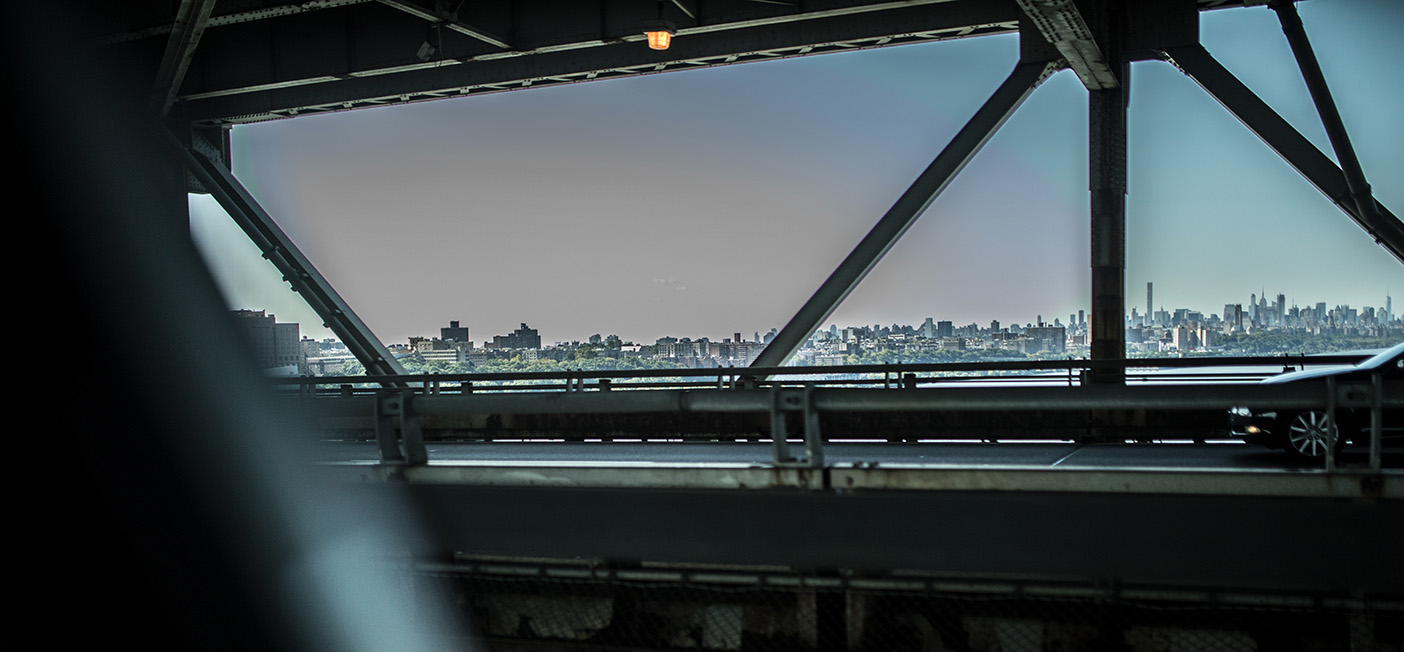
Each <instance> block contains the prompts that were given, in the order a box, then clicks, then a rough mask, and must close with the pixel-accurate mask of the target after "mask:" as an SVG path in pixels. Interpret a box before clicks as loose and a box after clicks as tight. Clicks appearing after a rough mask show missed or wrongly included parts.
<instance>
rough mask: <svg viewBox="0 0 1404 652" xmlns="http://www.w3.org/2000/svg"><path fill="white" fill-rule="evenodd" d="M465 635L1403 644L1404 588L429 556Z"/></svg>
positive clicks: (756, 645) (982, 644)
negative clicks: (1232, 590) (1364, 595)
mask: <svg viewBox="0 0 1404 652" xmlns="http://www.w3.org/2000/svg"><path fill="white" fill-rule="evenodd" d="M416 577H417V578H418V579H417V581H420V582H422V583H423V584H422V586H424V587H426V588H427V587H432V588H433V589H434V590H435V591H441V592H444V593H446V594H447V595H450V596H452V598H451V601H452V602H453V603H454V604H453V605H451V607H452V608H451V609H449V610H448V612H449V613H452V614H454V615H453V616H451V617H454V618H460V619H462V624H464V625H466V626H467V628H468V630H469V631H474V632H476V633H477V635H478V639H477V640H476V641H471V642H468V641H465V642H463V647H462V649H470V648H476V649H485V650H495V651H520V650H556V651H566V650H579V651H582V652H584V651H587V650H589V651H596V650H739V651H758V650H775V651H810V650H851V651H857V652H868V651H873V652H877V651H894V650H895V651H912V652H927V651H932V652H934V651H946V650H956V651H968V652H1025V651H1027V652H1046V651H1068V652H1072V651H1082V650H1086V651H1103V650H1111V651H1127V652H1182V651H1183V652H1190V651H1196V652H1197V651H1204V652H1218V651H1222V652H1237V651H1245V652H1246V651H1254V650H1289V651H1296V650H1300V651H1303V652H1305V651H1312V652H1316V651H1329V650H1341V651H1351V652H1360V651H1372V652H1373V651H1378V652H1390V651H1404V602H1398V601H1379V600H1376V601H1366V600H1359V599H1341V598H1329V597H1320V596H1317V597H1308V596H1282V595H1248V594H1229V593H1206V592H1197V591H1165V590H1157V591H1150V590H1130V589H1116V590H1112V589H1099V588H1095V587H1078V586H1060V585H1055V584H1048V583H1044V584H1038V585H1034V584H1024V585H1020V584H1009V583H1003V584H1001V583H987V584H977V583H952V582H943V581H933V580H901V579H862V578H853V577H844V576H842V575H834V576H820V575H800V574H790V573H769V574H748V573H736V572H705V571H682V572H678V571H651V570H637V569H636V570H599V569H565V570H561V569H553V570H548V569H545V568H529V567H505V566H504V567H498V568H492V567H488V566H478V565H469V566H466V567H463V568H459V569H441V570H437V571H430V572H421V573H419V574H418V575H417V576H416Z"/></svg>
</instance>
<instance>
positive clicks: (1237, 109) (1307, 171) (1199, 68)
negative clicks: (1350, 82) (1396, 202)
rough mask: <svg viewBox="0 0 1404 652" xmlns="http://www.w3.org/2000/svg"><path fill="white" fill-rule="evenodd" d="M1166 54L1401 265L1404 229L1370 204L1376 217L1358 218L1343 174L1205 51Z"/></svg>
mask: <svg viewBox="0 0 1404 652" xmlns="http://www.w3.org/2000/svg"><path fill="white" fill-rule="evenodd" d="M1164 54H1165V58H1166V60H1167V61H1169V62H1170V63H1172V64H1174V65H1175V66H1176V67H1178V68H1179V69H1180V70H1181V71H1183V72H1184V73H1185V74H1186V75H1189V77H1190V78H1191V79H1193V80H1194V81H1195V82H1197V83H1198V84H1199V85H1200V87H1202V88H1203V89H1204V90H1205V91H1207V92H1208V93H1209V94H1210V95H1211V96H1213V98H1214V99H1215V100H1218V102H1219V104H1222V105H1223V106H1224V108H1226V109H1228V110H1229V112H1230V113H1232V114H1233V115H1234V117H1236V118H1238V120H1239V121H1240V122H1242V123H1243V124H1244V126H1246V127H1248V129H1249V130H1251V131H1252V132H1253V133H1254V134H1257V136H1258V138H1261V139H1262V141H1263V142H1264V143H1267V146H1268V147H1271V148H1272V149H1273V151H1275V152H1277V155H1278V156H1281V157H1282V159H1283V160H1285V161H1287V163H1288V164H1289V165H1291V166H1292V167H1293V168H1295V169H1296V170H1297V172H1299V173H1301V175H1302V176H1303V177H1306V179H1307V181H1310V182H1311V184H1312V185H1314V186H1316V188H1317V190H1320V191H1321V193H1322V194H1324V195H1326V197H1327V198H1329V199H1330V200H1331V201H1332V202H1335V204H1336V205H1337V206H1339V207H1340V209H1341V210H1342V211H1344V212H1345V214H1346V215H1349V216H1350V217H1351V219H1353V220H1355V223H1356V224H1357V225H1359V226H1360V228H1362V229H1364V230H1365V232H1366V233H1368V234H1370V237H1372V238H1374V240H1375V241H1376V242H1378V243H1379V244H1380V245H1381V246H1383V247H1384V248H1385V249H1386V250H1387V251H1389V253H1390V254H1391V255H1393V256H1394V257H1395V258H1396V259H1398V260H1399V261H1400V262H1404V223H1401V222H1400V221H1399V218H1397V217H1395V216H1394V215H1393V214H1392V213H1390V212H1389V209H1388V208H1386V207H1385V206H1383V205H1381V204H1379V203H1378V202H1375V203H1374V206H1375V208H1376V210H1377V213H1376V214H1374V215H1369V214H1364V213H1361V212H1360V207H1359V206H1358V205H1356V203H1355V201H1354V199H1353V198H1352V197H1351V192H1350V186H1349V184H1348V183H1347V182H1346V179H1345V173H1344V172H1342V171H1341V169H1340V168H1339V167H1337V166H1336V164H1335V163H1334V162H1332V161H1331V159H1329V158H1327V157H1326V155H1325V154H1322V153H1321V150H1318V149H1317V148H1316V146H1315V145H1312V144H1311V141H1309V140H1307V139H1306V137H1304V136H1302V134H1301V133H1300V132H1298V131H1297V130H1296V129H1295V128H1293V127H1292V125H1290V124H1288V123H1287V121H1286V120H1283V119H1282V116H1280V115H1278V114H1277V112H1276V111H1273V110H1272V107H1269V106H1268V105H1267V103H1266V102H1263V100H1262V99H1261V98H1259V97H1258V96H1257V95H1255V94H1254V93H1253V91H1252V90H1250V89H1249V88H1248V87H1247V86H1244V85H1243V82H1241V81H1239V80H1238V78H1237V77H1234V76H1233V73H1231V72H1229V71H1228V69H1226V68H1224V66H1223V64H1221V63H1219V62H1218V61H1217V60H1216V59H1214V57H1213V55H1211V54H1209V52H1208V51H1207V50H1205V49H1204V46H1202V45H1194V46H1189V47H1177V48H1168V49H1166V50H1165V51H1164Z"/></svg>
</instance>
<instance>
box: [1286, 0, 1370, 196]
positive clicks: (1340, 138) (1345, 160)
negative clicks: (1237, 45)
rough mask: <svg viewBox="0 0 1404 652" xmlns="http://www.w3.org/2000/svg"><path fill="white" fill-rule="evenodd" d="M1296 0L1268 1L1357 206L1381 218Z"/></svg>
mask: <svg viewBox="0 0 1404 652" xmlns="http://www.w3.org/2000/svg"><path fill="white" fill-rule="evenodd" d="M1294 2H1295V0H1273V1H1272V2H1270V3H1269V4H1268V6H1269V7H1272V9H1273V11H1276V12H1277V19H1278V21H1279V22H1281V23H1282V33H1283V34H1286V35H1287V43H1288V44H1289V45H1291V46H1292V54H1293V55H1294V56H1296V58H1297V67H1299V68H1301V69H1302V79H1304V80H1305V81H1306V86H1307V90H1308V91H1310V92H1311V100H1312V102H1314V103H1315V104H1316V112H1317V113H1318V114H1320V115H1321V124H1322V126H1323V127H1325V128H1326V136H1327V137H1328V138H1330V139H1331V148H1332V149H1334V150H1336V160H1337V161H1339V162H1340V164H1341V172H1342V173H1343V174H1345V182H1346V186H1347V187H1348V188H1349V189H1350V197H1351V199H1352V200H1353V201H1354V202H1355V206H1356V210H1358V211H1359V214H1360V216H1361V217H1362V218H1364V219H1365V220H1366V221H1367V222H1372V223H1373V222H1375V221H1378V220H1379V218H1380V213H1379V209H1378V208H1376V206H1375V198H1374V196H1372V195H1371V194H1370V184H1369V183H1367V182H1366V181H1365V171H1364V170H1363V169H1361V167H1360V159H1359V158H1357V157H1356V156H1355V148H1354V147H1352V146H1351V144H1350V136H1349V135H1347V134H1346V128H1345V122H1343V121H1341V113H1340V111H1337V110H1336V102H1335V100H1333V99H1331V89H1330V88H1329V87H1328V86H1327V85H1326V76H1325V75H1323V74H1321V64H1320V63H1319V62H1317V60H1316V53H1315V52H1313V51H1312V49H1311V41H1309V40H1307V35H1306V28H1305V27H1304V26H1303V25H1302V18H1301V16H1299V15H1297V6H1296V4H1294Z"/></svg>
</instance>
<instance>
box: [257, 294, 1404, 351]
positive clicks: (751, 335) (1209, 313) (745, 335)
mask: <svg viewBox="0 0 1404 652" xmlns="http://www.w3.org/2000/svg"><path fill="white" fill-rule="evenodd" d="M1157 288H1158V286H1157ZM1130 296H1132V293H1129V292H1128V301H1127V311H1126V314H1125V315H1124V316H1123V320H1124V322H1125V323H1126V327H1127V328H1133V327H1137V326H1141V325H1142V324H1141V323H1140V322H1138V321H1137V319H1144V317H1145V316H1146V314H1145V312H1144V310H1143V308H1145V303H1144V302H1133V301H1131V300H1129V297H1130ZM1278 296H1282V297H1284V299H1285V302H1284V304H1283V306H1282V309H1283V310H1284V312H1290V311H1291V310H1293V309H1300V310H1302V311H1307V310H1311V309H1314V308H1316V307H1318V305H1321V304H1324V307H1325V309H1326V310H1327V311H1331V310H1335V309H1337V308H1348V309H1351V310H1354V311H1357V312H1364V310H1365V309H1367V308H1369V309H1371V310H1373V311H1376V312H1377V313H1379V314H1383V313H1385V312H1387V313H1388V314H1389V317H1388V319H1389V322H1390V323H1393V322H1397V321H1400V320H1401V319H1404V316H1401V315H1400V313H1399V312H1398V311H1396V310H1395V309H1394V306H1393V305H1392V304H1393V302H1392V300H1391V296H1388V295H1387V296H1386V297H1385V298H1384V300H1383V301H1380V302H1379V303H1366V304H1349V303H1344V302H1333V301H1329V300H1322V299H1324V298H1318V300H1314V301H1310V302H1301V303H1298V302H1294V301H1293V300H1292V299H1291V297H1290V295H1287V294H1286V293H1284V292H1268V293H1266V294H1262V293H1258V292H1250V293H1249V294H1248V295H1247V296H1246V297H1245V298H1243V299H1242V300H1240V301H1230V302H1227V303H1226V304H1224V305H1221V306H1214V307H1206V306H1196V305H1166V304H1164V303H1162V302H1160V301H1155V307H1154V310H1153V311H1152V316H1153V315H1154V313H1155V312H1159V311H1164V312H1165V313H1166V314H1167V315H1170V314H1174V313H1176V312H1177V311H1188V312H1192V313H1202V315H1203V316H1204V318H1205V320H1206V321H1209V320H1214V319H1219V320H1225V319H1228V316H1227V315H1225V314H1224V313H1223V308H1224V307H1227V306H1228V305H1237V306H1239V307H1241V308H1242V310H1243V314H1245V315H1247V314H1251V312H1252V310H1251V308H1249V307H1248V306H1250V305H1251V304H1250V300H1251V298H1252V297H1256V298H1258V299H1260V300H1262V301H1264V302H1265V303H1266V305H1267V306H1268V308H1269V310H1271V309H1273V308H1274V307H1275V303H1276V301H1277V297H1278ZM240 311H261V309H253V308H242V309H239V310H236V312H240ZM1040 318H1042V322H1040V321H1039V319H1040ZM1064 318H1069V320H1068V321H1067V322H1064V321H1063V320H1064ZM926 320H934V321H937V322H950V324H951V325H952V326H953V327H954V328H967V327H969V326H972V325H973V326H976V327H978V328H980V329H987V328H989V327H990V326H991V325H992V323H997V324H998V325H999V327H1000V328H1001V329H1006V330H1007V329H1009V328H1011V327H1014V326H1018V327H1019V328H1021V329H1022V328H1033V327H1037V326H1039V325H1040V323H1042V324H1043V325H1048V326H1054V325H1058V326H1086V324H1087V313H1086V311H1085V309H1084V310H1082V311H1073V312H1071V313H1061V314H1052V313H1038V312H1031V313H1029V316H1028V317H1026V318H1024V319H1022V320H1020V319H1015V320H1002V319H993V318H992V319H985V320H978V319H976V320H973V321H955V320H951V319H946V318H944V317H942V316H941V315H939V314H932V315H926V316H923V317H920V318H917V319H915V320H905V321H903V320H899V321H895V322H885V323H883V322H867V323H839V322H831V323H829V324H825V325H824V326H822V327H820V328H819V329H818V330H819V331H829V330H831V329H835V328H837V329H849V328H870V327H878V328H890V327H892V326H897V327H900V328H912V329H914V330H920V329H921V327H922V324H923V323H924V322H925V321H926ZM446 323H447V324H448V325H449V328H452V329H460V328H461V330H462V331H464V332H466V333H468V337H467V339H468V340H470V341H472V342H473V343H475V344H478V345H480V348H481V345H486V344H487V343H488V342H492V341H493V340H495V339H497V340H501V339H504V338H507V337H511V336H512V335H513V332H514V331H512V330H509V331H506V332H504V333H495V332H488V331H485V330H481V329H480V328H479V327H476V326H474V325H473V324H472V323H469V322H467V321H464V320H461V319H453V320H449V321H448V322H446ZM519 326H520V329H522V330H525V329H527V328H528V324H527V323H520V324H519ZM443 328H444V324H436V325H429V326H424V327H422V328H420V329H419V331H418V332H416V333H415V334H412V335H409V336H408V337H406V338H403V339H400V340H384V339H382V343H384V344H386V345H387V346H390V345H401V344H402V343H403V342H406V341H412V340H416V339H429V338H433V337H434V332H435V331H437V330H442V329H443ZM773 328H779V326H778V325H777V326H775V327H773ZM621 330H626V329H619V328H605V329H600V330H597V331H596V332H593V333H590V334H589V335H586V336H583V337H578V338H576V337H568V338H561V339H557V338H555V337H553V336H551V334H550V333H547V334H546V336H538V337H537V342H538V346H548V345H549V346H556V345H569V344H579V343H583V342H588V341H589V340H590V339H591V338H592V337H594V336H600V337H619V339H620V340H621V341H623V342H626V343H629V342H631V343H634V344H648V343H651V342H654V341H656V340H659V339H664V338H678V339H694V340H696V339H708V340H711V341H718V342H719V341H722V340H724V339H734V336H735V335H736V334H738V333H739V334H740V335H741V340H742V341H747V342H750V341H767V342H768V339H767V338H766V335H767V333H771V329H762V330H752V331H735V330H733V331H727V332H724V333H719V334H715V337H714V334H713V333H709V332H697V331H679V332H667V333H656V334H653V335H649V336H646V337H642V338H630V337H623V336H619V335H618V333H619V331H621ZM536 333H537V329H535V328H532V329H531V334H532V335H533V336H535V335H536ZM314 339H323V338H314ZM331 339H336V338H335V336H331ZM548 342H549V344H548Z"/></svg>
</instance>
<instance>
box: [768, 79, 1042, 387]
mask: <svg viewBox="0 0 1404 652" xmlns="http://www.w3.org/2000/svg"><path fill="white" fill-rule="evenodd" d="M1062 67H1063V63H1062V61H1058V62H1046V61H1040V62H1035V63H1026V62H1025V63H1020V64H1019V65H1018V66H1015V67H1014V71H1013V72H1011V73H1009V77H1008V78H1007V79H1005V80H1004V83H1003V84H1001V85H1000V87H999V88H998V89H996V90H995V92H994V94H993V95H991V96H990V99H989V100H986V101H985V104H984V106H981V107H980V110H979V111H977V112H976V113H975V116H974V117H972V118H970V122H967V123H966V124H965V126H964V127H962V128H961V130H960V131H959V132H958V133H956V135H955V137H954V138H952V139H951V142H950V144H948V145H946V148H945V149H944V150H942V151H941V153H940V154H939V155H937V157H936V159H935V160H934V161H932V162H931V165H929V166H927V168H926V171H924V172H922V173H921V176H919V177H917V179H916V181H914V182H912V185H911V187H909V188H907V191H906V192H905V193H902V196H901V197H900V198H898V199H897V202H896V203H894V204H893V205H892V208H889V209H888V210H887V213H886V214H885V215H883V216H882V219H880V220H878V223H877V224H876V225H874V226H873V228H872V230H871V231H869V232H868V235H866V236H864V237H863V240H862V241H861V242H859V243H858V246H856V247H854V248H853V251H852V252H851V253H849V254H848V257H847V258H845V259H844V260H843V262H842V263H840V264H839V266H838V268H837V269H835V270H834V272H833V273H832V274H830V275H829V278H828V280H826V281H824V284H823V285H821V286H819V289H818V290H816V291H815V292H814V296H812V297H810V298H809V300H808V301H806V302H805V304H804V306H803V307H801V308H800V309H799V312H797V313H795V316H794V317H793V318H791V319H790V323H788V324H785V327H784V328H782V329H780V332H779V333H778V334H777V335H776V336H775V339H774V340H771V342H770V344H769V345H768V346H766V347H765V350H764V351H761V353H760V355H758V356H756V359H755V361H754V362H752V363H751V365H750V366H752V367H779V366H781V365H783V364H785V362H786V361H787V360H789V359H790V357H791V356H793V355H794V354H795V352H797V351H799V349H800V347H801V346H803V345H804V342H805V340H807V339H809V336H810V335H811V334H813V333H814V329H816V328H818V327H819V324H820V323H822V322H823V321H824V320H825V319H828V317H829V315H831V314H833V312H834V309H835V308H837V307H838V305H839V304H840V303H842V302H843V300H844V299H845V298H847V297H848V293H849V292H852V291H853V288H855V287H858V284H859V283H861V282H862V281H863V278H864V277H865V276H867V275H868V272H869V271H871V270H872V269H873V267H874V266H875V265H877V262H878V261H879V260H881V259H882V257H883V255H885V254H886V253H887V251H888V250H889V249H891V248H892V245H893V244H896V242H897V239H898V238H901V237H902V234H904V233H906V232H907V229H909V228H911V226H912V224H913V223H914V222H916V219H917V218H918V217H920V216H921V214H922V212H923V211H925V210H926V208H927V207H928V206H930V205H931V202H933V201H935V200H936V197H937V196H939V195H940V194H941V191H943V190H945V189H946V186H947V185H949V184H950V182H951V180H952V179H954V178H955V176H956V175H957V174H959V173H960V171H961V170H962V169H963V168H964V167H965V164H966V163H969V162H970V159H971V158H974V156H975V154H976V153H977V152H979V151H980V148H981V147H983V146H984V145H985V143H987V142H989V140H990V137H991V136H993V135H994V133H995V131H997V130H998V129H999V127H1000V125H1003V124H1004V121H1005V120H1007V119H1009V116H1010V115H1011V114H1013V113H1014V110H1015V109H1017V108H1019V105H1020V104H1023V102H1024V100H1025V99H1026V98H1028V96H1029V93H1032V92H1033V89H1034V88H1037V87H1038V85H1039V83H1040V82H1042V81H1043V80H1044V79H1047V78H1048V76H1049V75H1051V74H1053V73H1054V72H1057V71H1058V70H1059V69H1061V68H1062Z"/></svg>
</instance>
